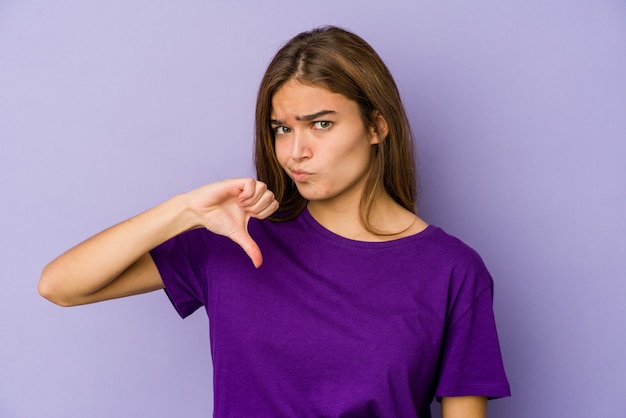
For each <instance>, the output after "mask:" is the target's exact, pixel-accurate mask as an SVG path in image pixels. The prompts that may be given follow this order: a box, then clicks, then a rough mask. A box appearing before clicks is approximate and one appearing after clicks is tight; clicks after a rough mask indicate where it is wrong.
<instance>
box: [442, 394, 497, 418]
mask: <svg viewBox="0 0 626 418" xmlns="http://www.w3.org/2000/svg"><path fill="white" fill-rule="evenodd" d="M441 417H442V418H486V417H487V398H485V397H484V396H458V397H456V396H455V397H449V398H441Z"/></svg>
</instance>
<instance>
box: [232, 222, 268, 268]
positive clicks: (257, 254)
mask: <svg viewBox="0 0 626 418" xmlns="http://www.w3.org/2000/svg"><path fill="white" fill-rule="evenodd" d="M230 239H231V240H233V241H234V242H235V243H237V244H238V245H239V246H240V247H241V248H243V250H244V251H245V253H246V254H248V257H250V260H252V264H254V267H256V268H259V267H261V264H263V256H262V255H261V249H260V248H259V246H258V245H257V243H256V242H255V241H254V240H253V239H252V237H251V236H250V234H248V231H246V230H243V231H240V232H236V233H234V234H232V235H231V236H230Z"/></svg>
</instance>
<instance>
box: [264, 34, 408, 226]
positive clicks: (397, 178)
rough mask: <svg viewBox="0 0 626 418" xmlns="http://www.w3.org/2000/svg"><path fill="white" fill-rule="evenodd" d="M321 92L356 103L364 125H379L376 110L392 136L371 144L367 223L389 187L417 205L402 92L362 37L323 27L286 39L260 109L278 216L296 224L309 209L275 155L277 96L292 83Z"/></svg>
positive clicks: (364, 209)
mask: <svg viewBox="0 0 626 418" xmlns="http://www.w3.org/2000/svg"><path fill="white" fill-rule="evenodd" d="M292 79H295V80H297V81H298V82H300V83H303V84H308V85H311V86H317V87H323V88H326V89H328V90H330V91H332V92H334V93H339V94H342V95H344V96H345V97H347V98H348V99H350V100H354V101H355V102H356V103H357V104H358V106H359V109H360V113H361V117H362V119H363V122H364V124H365V126H366V127H374V128H376V120H375V115H376V111H377V112H379V113H380V115H382V117H383V118H384V119H385V120H386V122H387V125H388V135H387V137H385V138H380V142H379V143H378V144H376V145H373V146H374V147H375V148H376V149H375V151H374V156H373V159H372V169H371V170H370V174H369V178H368V179H367V182H366V185H365V190H364V193H363V196H362V197H361V203H360V217H361V222H362V223H363V225H364V226H365V227H366V228H367V229H368V230H369V231H371V232H376V231H374V230H373V228H372V227H371V224H370V223H369V212H370V210H371V208H372V205H373V203H374V201H375V199H376V197H377V196H378V195H379V194H380V193H381V192H382V190H385V191H386V192H387V193H388V194H389V195H390V196H391V198H392V199H394V200H395V201H396V202H397V203H399V204H400V205H401V206H403V207H404V208H406V209H408V210H410V211H412V212H415V211H416V209H417V208H416V206H417V185H416V168H415V161H414V154H413V137H412V134H411V129H410V126H409V123H408V120H407V117H406V113H405V111H404V106H403V105H402V101H401V99H400V94H399V92H398V88H397V86H396V84H395V82H394V80H393V77H392V76H391V73H390V72H389V70H388V69H387V66H386V65H385V64H384V62H383V61H382V59H381V58H380V57H379V56H378V54H377V53H376V51H374V49H373V48H372V47H371V46H370V45H369V44H368V43H367V42H365V41H364V40H363V39H362V38H360V37H359V36H357V35H355V34H353V33H351V32H348V31H346V30H344V29H341V28H337V27H334V26H324V27H320V28H316V29H314V30H312V31H309V32H303V33H300V34H299V35H297V36H295V37H294V38H292V39H291V40H290V41H289V42H287V43H286V44H285V45H284V46H283V47H282V48H281V49H280V50H279V51H278V53H277V54H276V56H274V58H273V59H272V61H271V62H270V64H269V66H268V68H267V71H266V72H265V75H264V76H263V79H262V81H261V85H260V87H259V93H258V96H257V104H256V143H255V163H256V171H257V178H258V179H259V180H260V181H263V182H265V183H266V184H267V186H268V188H269V189H270V190H272V191H273V192H274V194H275V195H276V199H277V200H278V201H279V202H280V209H279V211H278V212H277V214H278V215H276V216H275V217H274V219H292V218H294V217H295V216H297V215H298V214H299V213H300V212H301V211H302V210H303V209H304V207H305V206H306V204H307V201H306V199H304V198H303V197H302V196H301V195H300V193H299V192H298V189H297V188H296V186H295V184H294V183H293V182H292V181H291V179H290V178H289V177H288V176H287V174H286V173H285V171H284V170H283V169H282V167H281V166H280V164H279V163H278V160H277V158H276V152H275V148H274V131H273V129H272V127H271V125H270V118H271V112H272V97H273V95H274V93H275V92H276V91H277V90H278V89H279V88H280V87H281V86H282V85H283V84H284V83H285V82H287V81H289V80H292Z"/></svg>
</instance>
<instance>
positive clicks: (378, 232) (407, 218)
mask: <svg viewBox="0 0 626 418" xmlns="http://www.w3.org/2000/svg"><path fill="white" fill-rule="evenodd" d="M359 203H360V202H358V201H357V202H343V203H342V204H337V202H326V201H311V202H309V203H308V205H307V208H308V210H309V213H310V214H311V216H313V218H314V219H315V220H316V221H317V222H318V223H320V225H322V226H323V227H325V228H326V229H328V230H329V231H331V232H333V233H335V234H337V235H339V236H342V237H344V238H349V239H353V240H358V241H389V240H394V239H398V238H402V237H405V236H409V235H414V234H417V233H419V232H421V231H423V230H424V229H425V228H426V227H427V226H428V224H426V223H425V222H424V221H423V220H421V219H420V218H418V217H417V216H416V215H415V214H414V213H412V212H411V211H409V210H407V209H405V208H403V207H402V206H400V205H399V204H398V203H397V202H395V201H394V200H393V199H392V198H391V197H390V196H389V195H388V194H387V193H384V194H383V195H381V196H379V197H378V198H377V199H376V200H375V201H374V204H373V205H372V208H371V210H370V212H369V214H368V221H369V224H370V226H371V229H372V230H371V231H370V230H368V229H367V228H366V227H365V225H363V223H362V222H361V215H360V207H359Z"/></svg>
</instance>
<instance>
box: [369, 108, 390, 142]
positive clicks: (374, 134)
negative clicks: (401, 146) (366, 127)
mask: <svg viewBox="0 0 626 418" xmlns="http://www.w3.org/2000/svg"><path fill="white" fill-rule="evenodd" d="M372 121H373V122H374V125H372V126H371V127H370V135H371V140H370V144H371V145H374V144H379V143H381V142H383V141H384V140H385V139H386V138H387V135H388V134H389V125H388V124H387V120H386V119H385V118H384V117H383V115H382V114H381V113H380V112H379V111H378V110H374V111H373V112H372Z"/></svg>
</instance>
